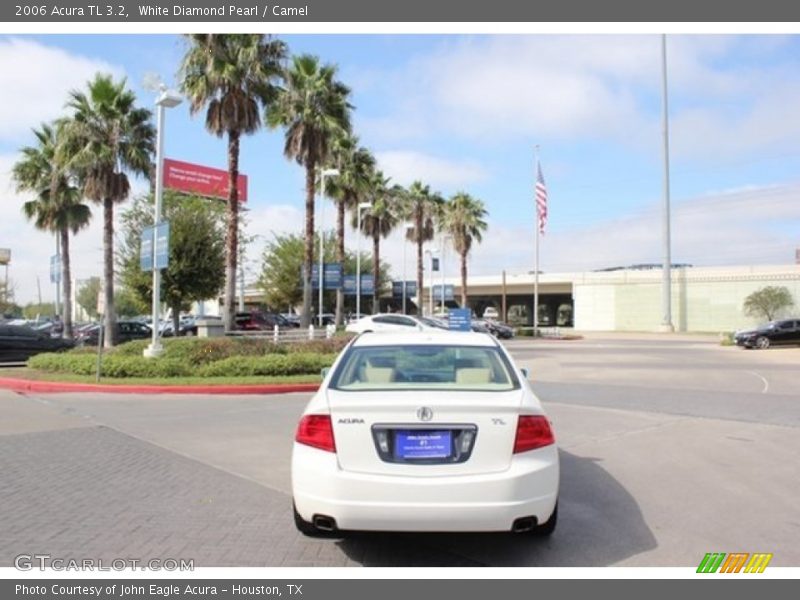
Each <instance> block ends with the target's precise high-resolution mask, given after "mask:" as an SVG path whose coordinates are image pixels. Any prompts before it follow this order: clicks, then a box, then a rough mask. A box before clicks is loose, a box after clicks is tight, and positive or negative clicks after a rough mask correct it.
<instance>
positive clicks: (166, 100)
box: [144, 84, 183, 358]
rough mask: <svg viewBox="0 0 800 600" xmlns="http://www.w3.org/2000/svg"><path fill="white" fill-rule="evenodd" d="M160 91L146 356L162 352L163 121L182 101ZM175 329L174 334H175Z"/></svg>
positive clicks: (154, 355) (162, 89)
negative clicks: (150, 328)
mask: <svg viewBox="0 0 800 600" xmlns="http://www.w3.org/2000/svg"><path fill="white" fill-rule="evenodd" d="M160 90H161V93H160V94H159V95H158V98H156V106H157V107H158V111H157V112H158V116H157V121H156V189H155V210H154V213H153V315H152V316H153V332H152V339H151V341H150V345H149V346H148V347H147V348H145V350H144V355H145V356H146V357H148V358H155V357H157V356H159V355H160V354H161V353H162V352H163V350H164V349H163V348H162V347H161V340H160V339H159V333H160V332H159V329H160V322H159V315H158V311H159V309H160V308H161V271H160V270H159V269H157V268H156V236H157V233H156V231H157V228H158V225H159V224H160V223H161V208H162V206H161V205H162V201H163V196H164V121H165V113H166V109H167V108H174V107H176V106H178V105H179V104H180V103H181V102H182V101H183V98H181V97H180V96H179V95H178V94H177V93H175V92H173V91H171V90H169V89H167V86H166V85H164V84H161V86H160ZM177 333H178V332H177V331H176V332H175V334H176V335H177Z"/></svg>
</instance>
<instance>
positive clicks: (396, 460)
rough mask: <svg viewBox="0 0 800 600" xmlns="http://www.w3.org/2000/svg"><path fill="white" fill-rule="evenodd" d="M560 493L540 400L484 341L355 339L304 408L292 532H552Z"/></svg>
mask: <svg viewBox="0 0 800 600" xmlns="http://www.w3.org/2000/svg"><path fill="white" fill-rule="evenodd" d="M558 484H559V463H558V450H557V447H556V444H555V438H554V435H553V432H552V429H551V427H550V422H549V420H548V419H547V417H546V415H545V414H544V412H543V410H542V407H541V404H540V403H539V400H538V399H537V398H536V396H535V395H534V393H533V391H532V389H531V387H530V385H529V384H528V382H527V379H526V377H525V374H524V373H523V371H521V370H520V369H519V368H517V367H516V366H515V365H514V362H513V361H512V359H511V356H510V355H509V354H508V352H506V350H505V348H503V347H502V346H501V345H500V344H499V343H498V342H497V341H496V340H495V339H494V338H493V337H492V336H490V335H487V334H482V333H460V332H459V333H457V332H446V331H443V332H429V331H426V332H414V333H385V334H379V333H369V334H364V335H361V336H359V337H357V338H356V339H355V340H354V341H353V342H351V343H350V344H349V345H348V347H347V348H346V349H345V350H344V351H343V352H342V354H341V355H340V356H339V357H338V358H337V360H336V362H335V363H334V365H333V366H332V368H331V369H330V371H329V372H328V373H327V375H326V376H325V379H324V381H323V383H322V385H321V387H320V389H319V391H318V392H317V393H316V395H315V396H314V397H313V398H312V400H311V401H310V402H309V404H308V406H307V407H306V409H305V411H304V414H303V416H302V418H301V420H300V423H299V425H298V428H297V433H296V437H295V444H294V449H293V454H292V492H293V496H294V512H295V523H296V525H297V528H298V529H299V530H300V531H301V532H303V533H305V534H307V535H314V534H318V533H321V532H335V531H347V530H365V531H419V532H423V531H431V532H433V531H514V532H520V533H522V532H532V533H538V534H544V535H548V534H550V533H552V532H553V530H554V529H555V525H556V519H557V514H558V510H557V506H558Z"/></svg>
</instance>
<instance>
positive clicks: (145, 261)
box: [139, 227, 153, 271]
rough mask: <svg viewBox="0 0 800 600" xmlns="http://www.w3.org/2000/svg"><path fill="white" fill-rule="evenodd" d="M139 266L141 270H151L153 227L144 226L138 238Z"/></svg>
mask: <svg viewBox="0 0 800 600" xmlns="http://www.w3.org/2000/svg"><path fill="white" fill-rule="evenodd" d="M139 267H140V268H141V269H142V271H152V270H153V228H152V227H145V228H144V229H142V235H141V237H140V238H139Z"/></svg>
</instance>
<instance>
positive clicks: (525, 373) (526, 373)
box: [519, 367, 531, 379]
mask: <svg viewBox="0 0 800 600" xmlns="http://www.w3.org/2000/svg"><path fill="white" fill-rule="evenodd" d="M519 370H520V371H521V372H522V376H523V377H525V379H530V378H531V373H530V371H528V368H527V367H520V369H519Z"/></svg>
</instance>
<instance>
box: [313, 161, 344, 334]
mask: <svg viewBox="0 0 800 600" xmlns="http://www.w3.org/2000/svg"><path fill="white" fill-rule="evenodd" d="M338 174H339V169H322V172H321V173H320V184H319V185H320V202H319V276H318V277H317V280H318V282H319V283H318V286H319V314H318V315H317V319H318V320H319V326H320V327H322V292H323V291H324V288H325V272H324V269H325V229H324V227H323V220H324V217H325V178H326V177H336V176H337V175H338Z"/></svg>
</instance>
